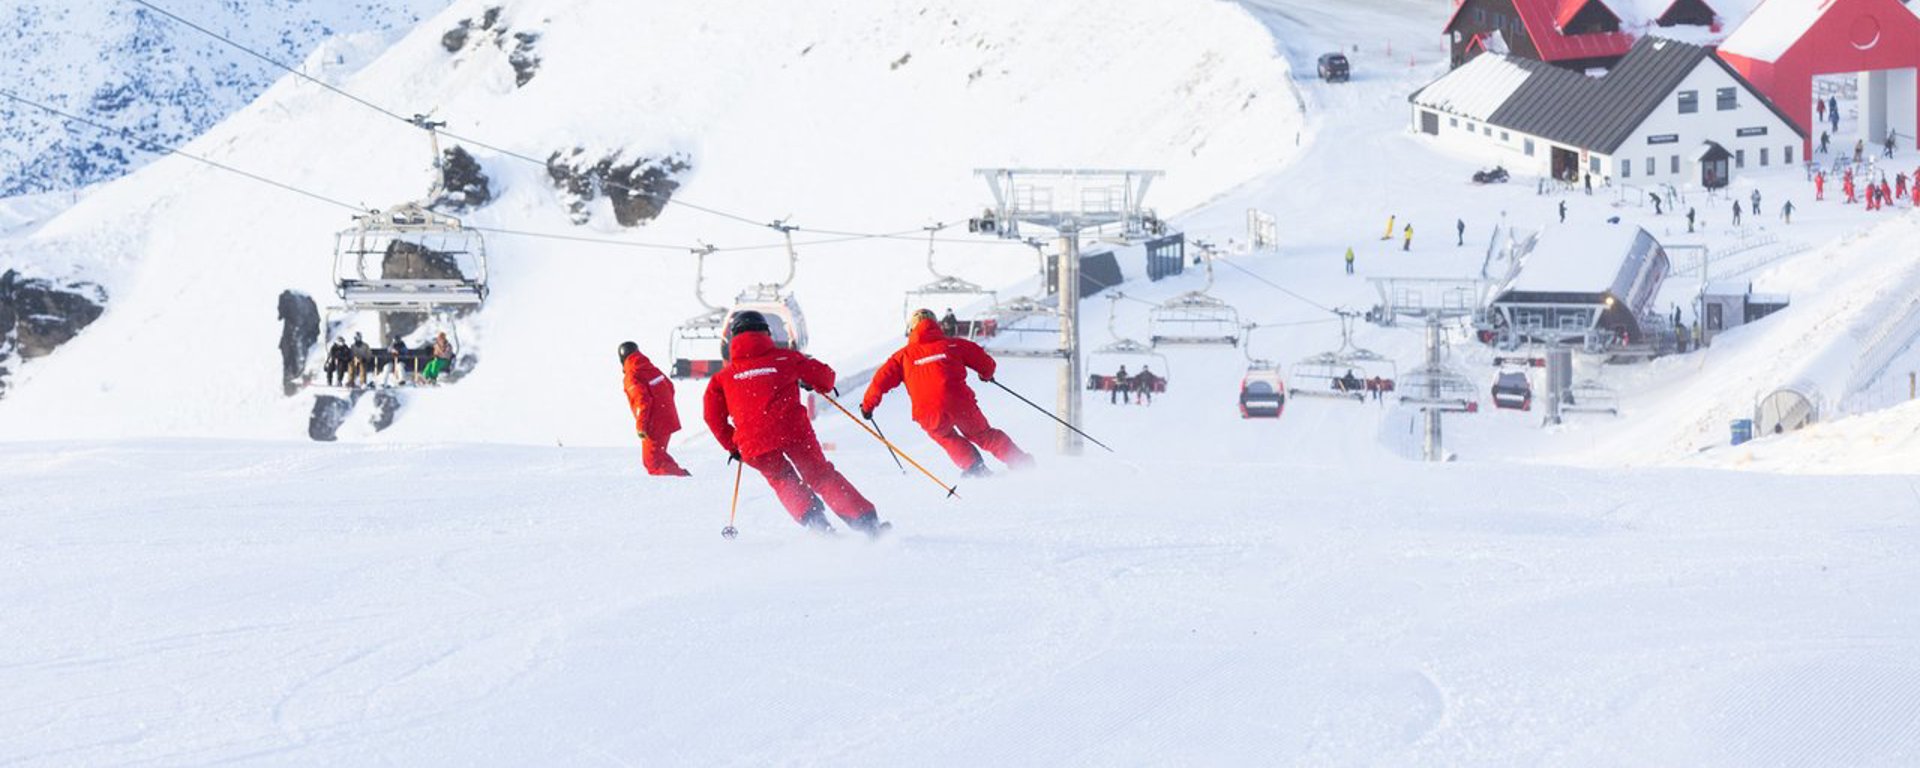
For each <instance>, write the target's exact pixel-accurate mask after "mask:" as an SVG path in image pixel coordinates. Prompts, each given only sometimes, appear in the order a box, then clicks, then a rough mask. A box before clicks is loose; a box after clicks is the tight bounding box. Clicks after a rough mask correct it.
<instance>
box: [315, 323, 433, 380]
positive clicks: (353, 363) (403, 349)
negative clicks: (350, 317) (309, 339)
mask: <svg viewBox="0 0 1920 768" xmlns="http://www.w3.org/2000/svg"><path fill="white" fill-rule="evenodd" d="M423 357H424V358H426V359H425V360H424V361H422V359H421V358H423ZM321 368H322V371H323V372H324V373H325V374H326V377H327V386H330V387H353V388H355V389H358V388H361V387H365V386H367V384H368V383H369V382H370V381H372V382H378V381H379V380H380V378H381V377H382V376H383V375H384V376H385V377H386V381H388V382H390V383H397V384H400V385H405V384H428V385H437V384H439V383H440V377H441V376H443V375H445V374H446V373H447V372H448V371H450V370H452V369H453V342H451V341H448V340H447V334H446V332H444V331H442V332H440V333H438V334H435V335H434V337H433V342H432V343H431V344H430V345H429V346H428V347H426V348H423V349H417V350H415V349H408V348H407V342H406V339H404V338H401V337H399V336H395V337H393V344H391V345H389V346H388V347H387V350H386V354H385V355H380V354H376V353H375V351H374V349H373V347H372V346H371V345H369V344H367V342H366V339H364V338H362V337H361V335H360V334H359V333H358V332H355V333H354V334H353V343H352V344H348V343H347V340H346V337H344V336H336V337H334V340H333V344H332V345H331V346H329V347H327V358H326V363H325V364H324V365H323V366H321Z"/></svg>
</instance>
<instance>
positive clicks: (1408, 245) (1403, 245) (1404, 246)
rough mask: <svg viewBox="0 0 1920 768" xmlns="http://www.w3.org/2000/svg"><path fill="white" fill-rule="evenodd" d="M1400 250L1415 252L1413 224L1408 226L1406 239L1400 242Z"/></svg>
mask: <svg viewBox="0 0 1920 768" xmlns="http://www.w3.org/2000/svg"><path fill="white" fill-rule="evenodd" d="M1400 250H1402V251H1411V250H1413V224H1411V223H1409V224H1407V229H1406V238H1405V239H1404V240H1401V241H1400Z"/></svg>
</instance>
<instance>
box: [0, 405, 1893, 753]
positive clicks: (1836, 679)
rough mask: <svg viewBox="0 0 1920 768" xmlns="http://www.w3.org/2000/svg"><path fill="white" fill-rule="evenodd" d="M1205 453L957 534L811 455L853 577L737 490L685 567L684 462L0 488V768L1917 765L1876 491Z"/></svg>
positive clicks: (530, 452) (1684, 474) (844, 459)
mask: <svg viewBox="0 0 1920 768" xmlns="http://www.w3.org/2000/svg"><path fill="white" fill-rule="evenodd" d="M1135 410H1136V412H1137V413H1138V414H1139V416H1138V417H1137V419H1138V420H1139V421H1142V422H1147V423H1150V424H1152V425H1153V426H1155V427H1157V428H1160V429H1177V428H1178V426H1179V425H1180V424H1182V423H1185V422H1190V421H1193V420H1194V419H1195V418H1196V417H1203V416H1204V415H1205V414H1204V413H1203V412H1202V411H1200V410H1196V409H1193V408H1179V407H1177V406H1169V405H1166V404H1156V405H1155V406H1153V407H1152V408H1144V409H1135ZM1006 421H1008V422H1009V424H1010V426H1011V427H1012V428H1014V429H1015V430H1016V433H1017V434H1023V435H1024V434H1030V432H1029V430H1031V429H1033V428H1034V427H1033V426H1032V425H1030V424H1028V423H1026V422H1025V421H1023V420H1021V419H1019V418H1017V417H1012V416H1010V417H1009V418H1007V419H1006ZM1242 427H1243V429H1241V430H1237V431H1234V432H1224V431H1223V432H1217V433H1215V436H1214V437H1215V440H1216V441H1218V442H1223V443H1226V444H1229V445H1231V446H1232V447H1234V448H1236V449H1237V450H1239V451H1241V452H1242V453H1243V454H1244V455H1245V456H1246V457H1247V458H1246V459H1245V460H1243V461H1240V462H1237V463H1235V462H1220V461H1213V460H1208V461H1199V462H1195V461H1187V460H1179V459H1158V460H1155V461H1152V462H1151V463H1147V464H1144V465H1133V464H1130V463H1128V462H1125V461H1121V460H1111V459H1106V458H1089V459H1087V460H1084V461H1081V462H1066V461H1061V460H1057V459H1053V460H1044V461H1043V466H1042V469H1041V471H1039V472H1035V473H1031V474H1026V475H1015V476H1006V477H1001V478H995V479H993V480H989V481H984V482H969V483H963V484H962V485H961V494H962V498H961V499H960V500H958V501H943V500H941V499H940V498H939V493H938V491H936V490H934V489H933V488H932V487H931V485H930V484H928V483H925V481H924V479H923V478H919V477H913V476H902V475H898V474H895V473H894V470H893V466H892V464H891V463H890V462H889V461H888V460H887V459H886V458H885V456H884V454H882V453H880V452H877V451H874V450H872V449H871V448H868V447H866V446H865V445H861V446H859V447H857V448H855V449H851V450H846V449H843V450H842V451H839V452H837V453H836V461H837V462H838V463H839V464H840V466H841V468H842V469H844V470H845V471H847V472H848V473H849V474H850V476H851V477H852V478H853V479H854V481H855V482H857V483H859V484H860V486H861V487H862V489H863V490H864V491H866V492H867V493H868V494H870V495H872V496H873V497H874V498H875V499H876V501H877V502H878V503H879V504H880V505H881V509H882V510H883V512H884V513H885V514H887V515H888V516H889V517H890V518H892V519H893V520H894V521H895V523H896V524H897V525H898V526H899V527H898V528H897V529H896V531H895V536H894V538H893V539H892V540H890V541H885V542H881V543H879V544H871V545H870V544H867V543H865V542H861V541H855V540H845V539H843V540H838V541H822V540H818V539H815V538H813V537H812V536H809V535H807V534H805V533H803V532H801V531H800V530H799V529H798V528H797V527H795V526H794V525H793V524H792V522H791V521H790V520H787V519H785V518H784V516H783V515H782V513H780V512H778V511H777V508H776V507H775V503H774V501H773V499H772V498H771V497H770V494H769V493H767V491H766V490H765V488H764V485H763V484H762V483H760V482H759V481H757V480H756V479H754V478H748V484H747V491H746V493H745V494H744V495H743V498H742V501H741V504H742V509H741V517H740V521H739V527H740V528H741V530H742V532H743V533H742V535H741V538H740V539H738V540H736V541H734V542H732V543H728V542H725V541H723V540H722V539H721V538H720V536H718V535H717V534H718V531H719V528H720V526H721V525H722V524H723V522H724V519H725V515H726V500H727V493H728V488H729V485H730V481H731V480H732V477H731V474H730V473H729V472H728V470H727V468H726V467H724V466H723V464H722V461H720V460H718V459H716V457H714V456H712V455H711V454H710V453H696V454H693V455H691V456H690V457H689V458H690V459H691V460H690V461H689V466H690V468H691V469H692V471H693V472H694V477H692V478H690V479H687V480H679V481H676V480H649V479H647V478H644V477H642V476H639V475H638V467H637V461H636V459H635V456H634V455H633V453H632V452H631V451H615V450H604V449H558V448H544V449H543V448H538V447H510V446H495V447H486V446H454V445H431V446H429V445H421V446H366V445H358V446H356V445H339V446H319V445H312V444H299V443H278V444H263V443H246V442H226V441H166V442H119V443H114V444H88V443H65V444H46V443H40V444H24V445H22V444H13V445H6V446H0V542H4V543H0V599H4V600H5V603H6V605H7V606H8V610H7V611H5V612H4V613H0V634H4V636H5V637H7V638H8V640H7V642H6V643H4V644H0V732H5V733H7V734H8V735H9V736H8V738H6V739H4V740H0V762H5V763H9V764H13V763H23V764H27V765H100V764H123V763H149V762H150V763H163V764H181V763H190V764H209V763H221V762H228V761H233V762H240V763H248V764H252V763H271V764H299V765H317V764H372V763H393V764H407V765H445V764H474V763H482V764H499V765H531V764H578V765H600V764H604V765H621V764H656V763H658V764H672V765H767V764H790V765H876V766H878V765H902V764H915V765H1113V764H1195V765H1228V764H1233V765H1245V764H1264V765H1290V764H1314V765H1381V764H1392V765H1516V764H1531V765H1539V764H1554V765H1649V764H1687V765H1728V766H1733V765H1762V764H1765V765H1814V764H1820V765H1858V766H1895V765H1911V764H1912V763H1913V762H1914V760H1916V759H1920V725H1916V724H1920V666H1917V665H1916V662H1915V659H1916V658H1920V602H1916V601H1914V600H1912V599H1911V593H1912V585H1913V583H1914V581H1915V579H1916V578H1920V572H1917V571H1916V569H1917V568H1920V566H1916V563H1920V546H1916V541H1915V539H1914V537H1913V531H1914V530H1915V525H1916V519H1915V516H1914V512H1913V506H1912V504H1911V503H1910V502H1903V503H1896V504H1888V503H1885V501H1886V500H1888V499H1910V498H1911V494H1912V493H1913V488H1912V485H1911V482H1910V480H1909V479H1904V478H1897V477H1884V478H1854V477H1847V478H1807V477H1779V476H1769V475H1756V474H1749V473H1730V472H1718V471H1708V470H1628V471H1620V470H1584V469H1573V468H1536V469H1529V470H1527V471H1523V472H1516V471H1514V469H1513V468H1512V467H1510V466H1500V465H1448V466H1423V465H1418V464H1396V465H1395V474H1394V476H1393V479H1392V480H1390V481H1383V480H1382V478H1381V476H1380V475H1379V474H1378V473H1377V467H1378V465H1377V464H1369V463H1365V462H1362V463H1341V462H1317V461H1315V460H1314V459H1312V458H1311V457H1310V456H1309V454H1311V453H1312V452H1313V451H1314V450H1315V447H1314V446H1308V445H1299V446H1297V447H1296V448H1294V449H1287V448H1282V449H1281V450H1280V452H1279V454H1278V455H1271V454H1268V453H1266V452H1265V451H1263V446H1273V445H1281V446H1284V445H1286V443H1287V441H1286V440H1285V439H1284V437H1282V435H1283V434H1284V430H1282V431H1278V432H1277V431H1276V430H1277V429H1279V425H1275V424H1271V423H1255V424H1244V425H1242ZM830 436H831V437H835V438H838V439H842V440H848V439H851V437H852V435H850V434H848V430H843V429H839V428H835V429H834V430H833V434H832V435H830ZM1108 437H1109V438H1110V439H1112V440H1114V441H1115V442H1116V443H1117V444H1119V445H1121V446H1122V447H1123V448H1126V449H1128V450H1130V451H1133V452H1134V453H1136V454H1137V453H1138V452H1139V451H1140V450H1141V446H1142V445H1143V444H1142V443H1139V442H1136V441H1135V439H1134V438H1133V437H1132V436H1128V435H1118V436H1116V435H1109V436H1108ZM1171 478H1181V479H1182V480H1181V481H1171V480H1170V479H1171ZM1492 489H1498V490H1497V491H1495V490H1492Z"/></svg>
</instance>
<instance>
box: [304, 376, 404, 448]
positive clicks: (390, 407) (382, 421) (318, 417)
mask: <svg viewBox="0 0 1920 768" xmlns="http://www.w3.org/2000/svg"><path fill="white" fill-rule="evenodd" d="M369 392H371V393H372V394H373V415H372V416H371V417H369V419H368V424H370V425H371V426H372V427H373V431H375V432H380V431H384V430H385V429H386V428H387V427H391V426H393V421H394V418H395V417H396V416H398V415H399V413H400V408H401V406H403V405H406V399H405V398H403V397H401V395H400V393H398V392H395V391H393V390H390V389H356V390H353V391H352V392H349V393H348V394H347V395H346V396H345V397H340V396H337V395H319V396H317V397H315V398H314V399H313V412H312V413H311V414H309V415H308V416H307V437H308V438H310V439H312V440H314V441H315V442H321V443H331V442H334V441H335V440H339V439H340V428H341V427H343V426H346V424H347V419H349V418H352V417H353V410H354V407H355V406H357V405H359V404H360V398H362V397H364V396H366V395H367V393H369Z"/></svg>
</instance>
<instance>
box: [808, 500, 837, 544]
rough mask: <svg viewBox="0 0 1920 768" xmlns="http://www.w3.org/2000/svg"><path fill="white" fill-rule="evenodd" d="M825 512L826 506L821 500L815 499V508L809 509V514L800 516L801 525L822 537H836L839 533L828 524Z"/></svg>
mask: <svg viewBox="0 0 1920 768" xmlns="http://www.w3.org/2000/svg"><path fill="white" fill-rule="evenodd" d="M825 510H826V507H825V505H822V504H821V503H820V500H819V499H814V500H813V506H811V507H808V508H807V513H806V514H804V515H801V516H800V525H801V526H802V527H804V528H806V529H807V530H809V531H813V532H814V533H817V534H820V535H822V536H832V535H834V534H835V533H837V531H835V530H833V526H832V525H831V524H829V523H827V514H826V511H825Z"/></svg>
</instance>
